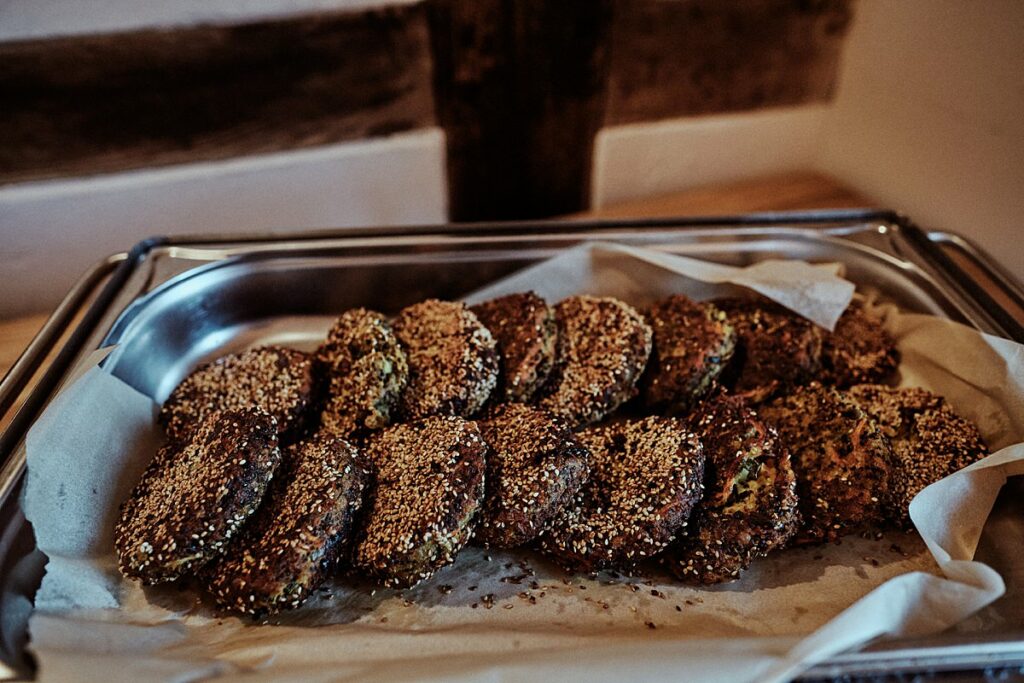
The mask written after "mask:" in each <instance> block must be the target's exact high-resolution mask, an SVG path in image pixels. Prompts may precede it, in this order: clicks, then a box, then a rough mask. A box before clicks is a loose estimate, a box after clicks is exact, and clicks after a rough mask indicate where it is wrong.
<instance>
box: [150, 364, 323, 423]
mask: <svg viewBox="0 0 1024 683" xmlns="http://www.w3.org/2000/svg"><path fill="white" fill-rule="evenodd" d="M313 385H314V380H313V362H312V359H311V358H310V356H309V355H308V354H305V353H303V352H301V351H296V350H294V349H287V348H284V347H280V346H261V347H259V348H255V349H250V350H248V351H243V352H242V353H238V354H229V355H226V356H223V357H221V358H218V359H217V360H215V361H213V362H212V363H207V364H206V365H202V366H200V367H199V368H197V369H195V370H193V371H192V372H191V373H190V374H189V375H188V376H187V377H186V378H185V379H184V380H182V382H181V384H179V385H178V386H177V388H175V389H174V391H172V392H171V395H170V396H169V397H168V398H167V400H166V401H165V402H164V405H163V408H161V410H160V416H159V420H160V423H161V424H162V425H163V426H164V429H165V430H166V431H167V436H168V437H170V438H171V439H180V438H185V437H187V436H188V433H189V432H190V431H192V430H193V429H194V428H195V427H196V425H198V424H199V423H200V422H202V421H203V420H204V419H205V418H206V416H207V415H209V414H211V413H213V412H215V411H220V410H243V409H245V408H249V407H250V406H254V405H255V406H259V407H260V408H262V409H263V410H265V411H266V412H267V413H269V414H270V415H271V416H273V417H274V419H275V420H276V421H277V428H278V431H279V433H280V434H282V435H284V434H286V433H289V432H292V431H294V430H296V429H297V428H299V427H300V426H301V422H302V420H303V419H304V417H305V413H306V409H307V408H308V407H309V404H310V400H311V398H312V394H313Z"/></svg>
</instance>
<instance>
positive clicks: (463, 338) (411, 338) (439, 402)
mask: <svg viewBox="0 0 1024 683" xmlns="http://www.w3.org/2000/svg"><path fill="white" fill-rule="evenodd" d="M392 329H393V330H394V332H395V335H396V336H397V337H398V340H399V341H400V342H401V343H402V345H403V346H404V348H405V352H406V359H407V361H408V364H409V382H408V384H407V385H406V388H405V391H404V392H403V393H402V397H401V400H400V403H399V412H400V413H401V416H402V419H404V420H416V419H419V418H422V417H427V416H429V415H457V416H460V417H468V416H470V415H472V414H473V413H475V412H477V411H478V410H479V409H480V408H481V407H482V406H483V405H484V402H486V401H487V399H488V397H489V396H490V395H491V392H492V391H493V390H494V386H495V385H496V384H497V381H498V352H497V349H496V344H495V341H494V337H492V336H491V333H490V331H488V329H487V328H486V327H484V326H483V325H481V324H480V321H479V320H478V319H477V317H476V315H475V314H474V313H473V312H472V311H471V310H469V308H468V307H466V305H465V304H463V303H455V302H450V301H439V300H437V299H428V300H427V301H423V302H421V303H418V304H414V305H412V306H409V307H407V308H404V309H402V311H401V312H400V313H399V314H398V317H397V318H396V319H395V321H394V324H393V325H392Z"/></svg>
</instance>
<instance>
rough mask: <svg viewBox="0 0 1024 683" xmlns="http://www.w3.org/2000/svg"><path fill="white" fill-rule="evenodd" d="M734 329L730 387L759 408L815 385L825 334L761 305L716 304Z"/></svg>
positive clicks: (804, 321)
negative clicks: (803, 386)
mask: <svg viewBox="0 0 1024 683" xmlns="http://www.w3.org/2000/svg"><path fill="white" fill-rule="evenodd" d="M714 303H715V305H716V306H718V308H720V309H721V310H723V311H725V314H726V317H727V319H728V321H729V322H730V323H731V324H732V325H733V326H734V327H735V328H736V336H737V340H738V344H737V350H736V353H735V354H734V356H733V362H732V364H731V365H730V368H729V371H728V372H727V374H728V375H730V381H729V382H726V384H727V386H729V388H730V389H731V390H732V391H734V392H735V393H740V394H744V395H745V396H746V397H747V399H748V400H750V401H752V402H754V403H759V402H761V401H765V400H767V399H769V398H771V397H772V396H774V395H776V394H780V393H786V392H788V391H792V390H793V389H794V388H796V387H798V386H801V385H804V384H807V383H809V382H810V381H811V380H813V379H815V378H816V377H817V375H818V373H819V372H820V370H821V348H822V339H823V337H824V330H822V329H821V328H820V327H818V326H816V325H815V324H814V323H812V322H810V321H809V320H807V319H805V318H801V317H800V316H798V315H796V314H795V313H793V312H791V311H789V310H787V309H785V308H783V307H782V306H779V305H778V304H775V303H772V302H770V301H767V300H763V299H721V300H718V301H715V302H714Z"/></svg>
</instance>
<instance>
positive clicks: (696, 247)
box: [0, 212, 1024, 677]
mask: <svg viewBox="0 0 1024 683" xmlns="http://www.w3.org/2000/svg"><path fill="white" fill-rule="evenodd" d="M591 239H601V240H610V241H618V242H624V243H627V244H632V245H637V246H647V247H653V248H658V249H663V250H666V251H670V252H672V253H677V254H684V255H688V256H694V257H698V258H703V259H707V260H710V261H716V262H719V263H728V264H733V265H742V264H746V263H751V262H755V261H759V260H763V259H767V258H799V259H805V260H808V261H832V262H840V263H842V264H843V265H844V268H845V272H846V276H847V277H848V278H849V279H851V280H852V281H854V282H855V283H857V285H858V287H859V288H860V289H862V290H864V289H872V290H875V291H876V292H877V293H878V295H879V296H880V297H882V298H884V299H886V300H889V301H892V302H894V303H896V304H898V305H899V306H900V307H901V308H903V309H904V310H908V311H914V312H921V313H930V314H932V315H937V316H941V317H946V318H950V319H953V320H957V321H960V322H963V323H966V324H968V325H972V326H974V327H977V328H978V329H981V330H983V331H987V332H993V333H996V334H1002V335H1005V336H1010V337H1015V338H1017V339H1024V329H1021V328H1020V326H1019V324H1016V322H1015V320H1014V319H1013V318H1012V316H1009V315H1007V314H1006V312H1005V311H1003V310H1002V309H1000V308H999V307H998V306H997V305H995V303H994V302H993V301H991V300H990V299H988V300H986V299H985V298H984V297H981V296H977V293H976V292H975V291H973V290H972V288H971V283H970V282H969V281H967V280H966V279H965V277H964V274H963V273H962V272H961V271H959V270H958V269H957V268H956V266H955V264H952V263H951V262H948V259H946V260H945V261H943V259H942V256H941V252H940V251H939V250H938V249H937V248H936V247H935V246H934V245H932V244H931V243H930V242H929V241H928V239H927V237H926V236H925V235H924V234H923V233H921V231H919V230H917V229H916V228H914V227H913V226H912V225H910V224H909V223H908V222H907V221H905V220H903V219H901V218H900V217H898V216H896V215H894V214H891V213H881V212H840V213H814V214H790V215H786V214H777V215H765V216H746V217H739V218H729V219H700V220H689V221H686V220H674V221H673V220H665V221H643V222H628V223H623V222H609V223H578V224H573V223H565V222H550V223H525V224H499V225H470V226H441V227H423V228H414V229H404V230H394V231H389V230H367V231H359V232H355V233H353V232H351V231H349V232H345V233H337V234H329V233H317V234H309V235H299V236H289V237H287V238H272V237H265V236H256V237H244V238H239V237H231V238H224V239H218V238H210V237H202V238H191V239H190V238H181V239H174V240H167V239H159V240H151V241H149V242H146V243H143V244H141V245H138V246H137V247H136V248H135V249H134V250H133V251H132V252H131V253H129V254H125V255H119V256H116V257H112V259H110V260H109V261H108V262H107V264H108V265H107V266H106V267H105V269H99V268H98V269H96V270H95V271H94V272H92V273H91V276H90V277H89V278H87V279H86V280H85V281H83V285H81V286H80V287H79V288H76V291H74V292H72V294H71V295H69V299H68V301H67V302H66V303H65V306H64V307H63V308H64V309H76V307H81V306H82V305H83V302H84V301H85V300H86V298H87V296H91V297H92V299H93V301H92V304H91V305H90V306H89V307H88V308H87V309H85V311H84V316H83V317H82V318H81V322H80V323H79V325H78V327H77V328H75V329H74V330H73V331H72V332H71V333H70V334H69V335H66V337H67V338H66V341H64V343H63V346H62V348H61V352H60V353H59V354H58V355H57V357H56V358H55V360H54V362H53V364H52V365H51V366H50V367H48V368H45V372H44V374H43V375H42V377H41V379H40V382H39V384H38V385H37V386H36V388H35V390H34V391H33V392H32V393H30V394H29V395H28V397H27V399H26V401H25V404H24V407H23V409H22V411H21V413H19V415H18V416H17V417H16V418H15V419H14V420H12V421H11V422H10V425H9V427H8V428H7V430H6V431H5V432H4V433H3V434H2V435H0V457H3V458H4V461H3V469H2V470H0V523H2V524H3V525H4V526H3V530H2V533H3V535H2V537H0V538H2V541H0V582H2V584H3V585H4V586H5V588H7V587H10V586H12V585H18V586H21V587H22V590H23V591H25V592H30V591H32V590H34V588H33V587H34V586H35V585H37V583H38V578H39V575H41V563H40V562H39V561H38V558H36V559H35V560H33V559H32V557H33V556H32V554H31V553H32V550H33V542H32V537H31V529H30V528H29V527H28V525H27V524H25V522H24V519H23V518H22V517H21V515H20V510H19V509H18V505H17V496H16V495H14V494H16V493H17V491H18V488H19V487H20V481H21V476H22V470H23V466H24V463H23V455H22V454H21V453H19V452H18V451H17V449H16V446H17V445H18V444H19V442H20V441H21V440H22V439H23V437H24V433H25V431H26V430H27V428H28V426H29V424H30V423H31V420H32V419H34V418H35V416H36V415H38V413H39V412H40V411H41V410H42V409H43V408H44V407H45V404H46V402H47V401H48V400H49V399H50V397H51V396H52V394H53V392H54V391H55V390H56V389H57V388H58V387H59V385H60V383H61V382H62V381H63V379H64V378H65V377H66V373H67V371H68V369H69V368H70V367H72V366H73V364H74V363H75V362H76V361H77V360H78V359H80V358H81V357H83V356H84V355H85V354H87V353H88V352H89V351H91V350H93V349H96V348H99V347H101V346H105V345H110V344H118V345H119V346H118V348H117V349H116V350H115V351H114V352H113V353H112V354H111V356H110V358H109V360H108V363H109V364H110V366H109V367H111V368H112V371H113V372H114V374H116V375H117V376H118V377H120V378H121V379H123V380H124V381H126V382H127V383H128V384H130V385H132V386H133V387H135V388H136V389H138V390H140V391H142V392H143V393H146V394H148V395H150V396H152V397H154V398H155V399H156V400H158V401H159V400H162V399H163V398H164V397H166V395H167V394H168V393H169V391H170V390H171V389H172V388H173V387H174V386H175V384H176V383H177V382H178V381H179V380H180V379H181V377H182V376H184V374H185V373H186V372H187V371H188V370H189V369H190V368H191V367H193V366H194V365H195V364H197V363H199V362H201V361H203V360H206V359H208V358H212V357H215V356H218V355H221V354H223V353H225V352H228V351H231V350H235V349H239V348H243V347H247V346H250V345H253V344H257V343H269V342H274V343H283V344H288V345H292V346H297V347H300V348H301V347H309V346H311V345H313V344H315V343H316V341H317V340H319V339H321V338H322V337H323V335H324V334H325V333H326V331H327V328H328V327H329V325H330V323H331V321H332V319H333V317H334V316H336V315H337V314H338V313H339V312H341V311H343V310H344V309H346V308H349V307H352V306H358V305H366V306H370V307H373V308H377V309H379V310H383V311H385V312H394V311H396V310H398V309H399V308H401V307H403V306H405V305H407V304H409V303H412V302H415V301H418V300H421V299H424V298H427V297H438V298H448V299H456V298H459V297H461V296H463V295H464V294H466V293H468V292H470V291H472V290H474V289H476V288H478V287H480V286H482V285H484V284H486V283H488V282H490V281H492V280H494V279H497V278H499V277H502V276H504V275H507V274H509V273H511V272H513V271H515V270H518V269H520V268H522V267H524V266H527V265H530V264H532V263H535V262H537V261H539V260H541V259H544V258H547V257H549V256H552V255H554V254H555V253H557V252H558V251H560V250H562V249H564V248H566V247H569V246H572V245H574V244H578V243H580V242H582V241H585V240H591ZM115 266H116V268H115ZM102 277H107V281H106V285H105V286H104V287H103V288H102V289H101V290H98V291H94V290H96V284H97V281H98V280H100V279H102ZM79 290H89V291H86V292H83V291H79ZM74 312H75V310H68V311H64V314H63V315H62V316H60V317H58V318H56V319H54V320H52V321H51V323H49V324H48V325H47V326H46V327H45V328H44V330H43V332H42V333H41V335H40V337H39V338H37V339H36V340H35V341H34V342H33V346H32V347H30V349H29V352H28V354H29V356H28V358H29V360H30V361H31V362H27V363H22V366H23V367H19V366H16V368H15V371H12V373H10V374H9V376H8V377H7V378H5V380H4V382H3V384H2V385H0V417H3V413H2V411H5V410H6V409H7V408H8V407H9V406H10V404H11V403H12V402H13V395H16V393H17V392H19V391H20V390H21V385H23V384H24V383H25V381H26V375H25V372H27V371H28V370H36V369H38V365H39V363H40V362H41V359H42V358H43V357H44V356H45V355H46V352H47V351H48V350H49V345H52V344H54V343H55V342H56V339H57V338H58V337H59V336H60V333H61V332H62V328H63V326H64V325H66V321H67V320H70V319H71V316H70V313H74ZM1015 325H1016V326H1015ZM1014 484H1015V486H1014V489H1015V490H1016V491H1017V492H1018V494H1017V495H1016V496H1014V495H1010V492H1009V491H1004V495H1003V496H1002V498H1001V500H1002V502H1001V503H1000V505H999V506H997V508H998V509H997V514H996V515H995V517H994V520H995V519H998V517H999V515H1001V514H1004V510H1005V513H1006V514H1012V513H1013V511H1012V510H1011V508H1012V505H1013V503H1014V501H1015V500H1019V499H1020V498H1021V497H1020V495H1019V491H1020V486H1019V485H1018V484H1019V482H1014ZM980 552H983V553H985V556H984V557H981V558H980V559H983V560H985V561H989V562H991V563H992V564H993V565H994V566H995V567H996V568H997V569H1000V567H1001V563H1002V564H1005V558H1001V557H1000V546H998V545H997V544H992V543H988V544H986V543H984V542H983V544H982V549H981V551H980ZM37 555H38V553H37ZM25 557H28V558H29V559H28V560H25V559H23V558H25ZM19 563H20V564H19ZM26 567H27V568H28V570H27V572H26ZM26 573H27V574H29V575H30V576H26ZM1008 578H1009V579H1010V580H1009V581H1008V584H1009V586H1010V590H1009V593H1008V595H1007V596H1006V597H1005V598H1003V599H1002V600H1000V601H999V602H997V603H996V604H995V605H993V606H991V607H990V608H988V610H987V611H986V613H985V614H983V615H981V616H980V617H979V618H978V619H975V620H972V622H971V624H970V625H969V627H965V628H961V629H958V630H953V631H951V632H949V633H947V634H944V635H942V636H939V637H934V638H930V639H928V640H927V641H925V640H920V641H901V642H897V643H893V642H890V643H886V644H885V645H884V646H880V647H876V648H869V649H868V651H865V652H859V653H852V654H848V655H844V656H842V657H839V658H836V659H835V660H834V661H832V662H829V663H826V664H824V665H821V666H819V667H816V668H815V669H814V670H813V671H812V672H810V674H811V675H814V676H826V677H834V676H848V675H857V674H866V675H872V674H876V673H877V672H879V671H883V670H884V671H888V672H891V671H894V670H897V669H900V670H917V669H920V668H921V667H924V668H931V669H934V668H943V667H956V668H957V669H963V668H964V667H971V666H991V665H993V664H995V663H1004V664H1005V663H1010V662H1017V661H1020V662H1024V645H1022V644H1021V643H1020V642H1019V641H1020V634H1021V633H1022V632H1024V614H1021V613H1020V612H1019V610H1014V609H1013V607H1014V606H1015V605H1016V604H1017V603H1019V602H1021V601H1020V600H1019V599H1017V598H1019V597H1020V595H1021V592H1022V591H1024V577H1008ZM1015 579H1020V580H1015ZM26 586H27V588H26ZM29 597H31V596H30V595H29ZM3 627H4V629H5V633H4V634H3V636H4V638H3V639H2V640H3V641H4V642H7V643H14V645H13V646H11V647H8V648H7V651H5V652H4V653H3V655H4V659H5V660H6V661H7V662H9V663H11V664H12V665H14V666H16V667H19V668H21V669H22V670H25V671H29V669H28V668H27V667H29V666H30V663H28V662H26V661H25V659H24V658H23V646H24V639H23V638H22V637H20V635H19V634H18V633H13V632H11V625H10V624H7V623H5V624H4V625H3ZM969 629H973V631H974V632H972V633H969V632H967V631H968V630H969Z"/></svg>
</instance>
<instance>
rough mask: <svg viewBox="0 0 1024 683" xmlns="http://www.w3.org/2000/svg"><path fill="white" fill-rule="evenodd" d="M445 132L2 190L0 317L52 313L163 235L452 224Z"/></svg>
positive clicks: (10, 187) (421, 132) (435, 130)
mask: <svg viewBox="0 0 1024 683" xmlns="http://www.w3.org/2000/svg"><path fill="white" fill-rule="evenodd" d="M447 212H448V210H447V189H446V183H445V161H444V133H443V132H442V131H441V130H440V129H436V128H435V129H424V130H422V131H418V132H414V133H407V134H402V135H396V136H394V137H390V138H380V139H375V140H370V141H367V142H355V143H347V144H340V145H331V146H327V147H319V148H315V149H307V150H299V151H294V152H286V153H280V154H269V155H264V156H256V157H245V158H241V159H237V160H231V161H219V162H209V163H201V164H200V163H197V164H184V165H181V166H174V167H169V168H161V169H153V170H148V171H135V172H129V173H119V174H112V175H105V176H96V177H93V178H82V179H74V180H55V181H43V182H37V183H21V184H17V185H10V186H6V187H0V282H2V283H3V295H2V296H0V318H4V317H8V316H14V315H18V314H21V313H29V312H35V311H41V310H47V309H49V308H52V307H53V306H54V305H55V304H56V302H58V301H59V300H60V298H61V297H62V296H63V295H64V294H65V293H66V291H67V290H68V288H70V286H71V285H72V283H74V281H75V280H76V279H77V278H78V277H79V276H80V275H81V274H82V272H84V271H85V269H86V268H87V267H89V266H90V265H92V263H94V262H95V261H96V260H98V259H100V258H102V257H104V256H106V255H108V254H111V253H114V252H118V251H125V250H127V249H129V248H131V246H132V245H133V244H135V243H136V242H138V241H139V240H141V239H144V238H146V237H150V236H153V235H175V234H182V233H196V232H218V233H232V232H234V233H239V232H277V233H287V232H288V231H289V230H298V229H311V228H343V227H349V226H365V225H410V224H422V223H442V222H444V221H445V220H446V219H447Z"/></svg>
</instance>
